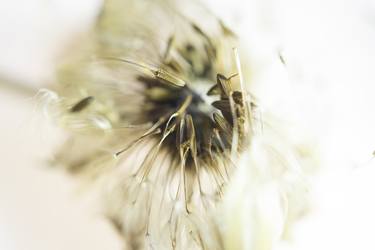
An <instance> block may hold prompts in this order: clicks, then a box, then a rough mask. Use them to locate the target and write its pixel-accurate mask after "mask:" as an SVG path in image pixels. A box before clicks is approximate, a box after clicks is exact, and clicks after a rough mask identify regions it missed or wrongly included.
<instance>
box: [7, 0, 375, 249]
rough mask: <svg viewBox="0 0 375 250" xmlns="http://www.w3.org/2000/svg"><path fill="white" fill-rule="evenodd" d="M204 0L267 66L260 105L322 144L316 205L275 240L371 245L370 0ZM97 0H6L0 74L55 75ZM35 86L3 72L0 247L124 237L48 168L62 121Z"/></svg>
mask: <svg viewBox="0 0 375 250" xmlns="http://www.w3.org/2000/svg"><path fill="white" fill-rule="evenodd" d="M206 2H207V4H208V6H209V7H210V8H211V9H212V10H213V11H214V12H215V13H217V14H218V15H219V16H220V17H222V18H224V20H226V22H227V23H228V24H229V26H232V27H233V28H234V30H235V31H236V32H237V33H239V34H240V36H241V37H242V39H243V41H246V43H245V44H246V45H247V47H249V48H248V49H249V51H250V52H249V54H250V56H251V57H252V59H250V60H251V61H253V62H255V69H254V70H256V67H257V66H256V65H259V69H262V70H261V71H260V72H259V73H257V74H256V77H255V81H256V82H257V87H256V90H255V91H256V94H257V95H258V96H259V98H260V99H261V102H262V105H263V107H264V108H265V109H269V110H272V112H274V113H277V114H278V115H279V116H281V117H283V118H284V119H285V120H289V121H291V122H293V123H296V124H298V125H299V127H300V128H302V133H301V132H298V134H297V132H296V137H298V136H300V135H303V136H308V137H311V138H312V140H313V141H314V142H316V144H317V146H319V149H318V151H319V155H320V158H321V159H320V165H319V168H320V171H319V173H318V174H317V176H316V178H314V179H313V181H312V190H311V192H312V193H313V195H314V202H313V207H312V210H311V212H310V214H309V215H308V216H307V217H305V218H304V220H302V221H301V222H300V223H298V225H297V228H296V231H295V234H294V237H293V239H292V240H291V243H288V244H284V245H280V249H299V250H302V249H303V250H309V249H343V250H345V249H348V250H349V249H361V250H366V249H369V250H370V249H375V239H374V237H373V235H372V232H373V230H374V228H375V201H374V190H375V160H373V159H372V157H373V155H372V152H373V151H374V150H375V118H374V116H375V113H374V112H373V109H374V108H375V98H374V93H375V87H374V84H375V1H372V0H282V1H280V0H248V1H243V0H242V1H241V0H231V1H229V0H227V1H225V0H223V1H217V0H207V1H206ZM99 7H100V1H99V0H80V1H74V0H12V1H5V0H2V2H1V4H0V78H1V79H0V82H6V81H7V79H11V80H14V81H17V82H19V83H22V84H26V85H27V86H29V87H31V88H34V89H37V88H39V87H42V86H46V85H48V83H50V82H53V70H54V67H55V65H56V64H57V63H58V59H59V58H60V57H61V55H62V53H63V51H64V49H66V48H69V44H70V43H72V42H74V40H75V39H76V38H77V37H79V36H80V35H82V34H83V33H84V31H85V30H87V29H88V28H89V27H90V25H91V24H92V23H93V21H94V19H95V17H96V15H97V13H98V9H99ZM278 52H280V53H282V56H283V58H284V59H285V61H286V66H283V65H282V64H281V63H280V60H279V59H278ZM29 97H31V96H29ZM29 97H27V96H24V95H20V94H18V93H17V91H13V90H11V89H9V88H7V87H5V85H4V84H2V83H0V115H1V116H0V117H1V120H0V121H1V122H0V139H1V140H0V152H1V153H0V155H1V158H0V249H1V250H51V249H53V250H66V249H71V250H74V249H79V250H83V249H90V250H94V249H120V246H121V244H120V242H119V239H118V238H117V236H116V234H115V233H114V232H113V230H112V229H111V227H110V226H109V225H108V224H107V223H106V222H105V221H104V220H103V219H101V217H100V214H95V212H93V211H92V208H91V207H90V205H89V204H91V203H90V202H86V201H82V197H81V196H80V197H77V196H76V195H74V194H75V189H76V184H75V183H74V181H73V180H72V179H71V178H69V177H68V176H66V175H65V174H62V173H61V172H60V171H49V170H48V169H47V170H46V167H45V165H46V164H45V159H44V158H43V157H45V156H46V155H49V153H48V152H51V148H52V145H53V144H54V141H55V140H56V138H54V137H51V135H52V134H55V133H52V131H50V130H51V128H49V127H48V124H44V123H45V122H43V120H42V119H40V118H38V117H37V115H36V114H34V113H33V109H34V106H33V102H32V100H31V99H30V98H29ZM40 128H43V129H42V130H41V129H40ZM40 131H42V132H40ZM94 210H95V209H94Z"/></svg>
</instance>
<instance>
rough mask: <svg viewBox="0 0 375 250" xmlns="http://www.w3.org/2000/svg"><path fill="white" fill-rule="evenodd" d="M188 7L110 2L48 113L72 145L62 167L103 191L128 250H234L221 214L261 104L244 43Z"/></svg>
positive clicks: (63, 72) (64, 73)
mask: <svg viewBox="0 0 375 250" xmlns="http://www.w3.org/2000/svg"><path fill="white" fill-rule="evenodd" d="M178 4H179V6H177V3H174V2H173V1H162V0H160V1H143V0H142V1H136V0H112V1H107V2H106V3H105V5H104V7H103V11H102V13H101V15H100V16H99V18H98V22H97V24H96V26H95V28H94V30H93V31H92V34H91V35H90V37H89V39H88V40H87V41H84V42H83V43H82V46H79V47H78V48H76V49H75V50H74V53H72V54H73V55H72V58H70V59H69V60H68V62H67V63H65V64H64V65H63V66H62V67H61V69H60V71H59V84H58V85H57V86H56V87H55V89H54V91H55V92H56V93H57V96H55V92H53V95H54V98H52V99H51V105H50V106H49V109H48V110H49V111H50V113H52V114H54V117H56V119H57V121H58V122H59V124H60V125H61V126H63V127H64V128H66V129H67V130H68V131H69V133H70V137H69V140H68V141H67V142H66V143H65V145H63V147H62V148H61V149H60V150H59V152H58V154H57V155H56V164H58V165H62V166H64V167H65V168H66V169H68V170H69V171H70V172H71V173H73V174H75V175H79V176H81V177H84V178H86V179H88V180H90V181H91V182H94V183H96V184H99V186H100V190H102V192H103V196H104V204H105V213H106V216H107V217H108V219H109V220H110V221H111V222H112V223H113V225H114V227H115V228H116V229H117V231H118V232H119V234H120V235H121V236H122V237H123V238H124V242H125V244H126V246H127V249H215V250H216V249H217V250H218V249H230V248H228V246H227V243H225V242H224V240H223V235H222V234H223V232H225V231H227V230H226V229H223V228H222V227H223V225H221V224H220V220H218V219H217V216H219V214H220V213H218V212H217V205H218V203H219V202H220V201H221V200H222V198H223V194H224V191H225V188H226V186H227V183H228V182H229V180H230V179H231V176H232V173H233V170H234V169H235V168H236V163H237V162H238V160H239V159H240V158H241V157H240V154H241V153H242V152H244V151H245V150H247V148H249V145H250V143H251V141H252V139H253V136H254V130H255V127H254V126H253V124H254V122H257V121H258V120H257V119H256V118H254V117H255V116H254V114H253V113H254V109H255V107H256V104H255V103H254V101H253V98H250V95H249V93H248V91H247V89H246V85H245V83H244V81H243V76H242V72H241V66H240V63H239V56H238V54H237V50H236V49H234V48H235V47H236V46H237V38H236V36H235V34H234V33H233V32H232V31H231V30H230V29H229V28H228V27H226V26H225V25H224V23H223V22H222V21H220V20H219V19H218V18H216V17H215V16H214V15H212V14H211V13H209V11H207V10H206V9H204V8H203V7H202V6H200V5H197V4H195V3H191V2H187V1H186V2H185V1H181V2H179V3H178ZM124 10H127V12H126V13H125V12H124ZM258 122H259V121H258ZM246 152H247V151H246ZM242 162H243V161H242ZM242 164H245V165H246V163H242ZM254 178H256V177H255V175H254V177H253V179H254ZM249 180H250V179H249ZM277 199H278V198H277ZM223 220H224V218H223Z"/></svg>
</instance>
